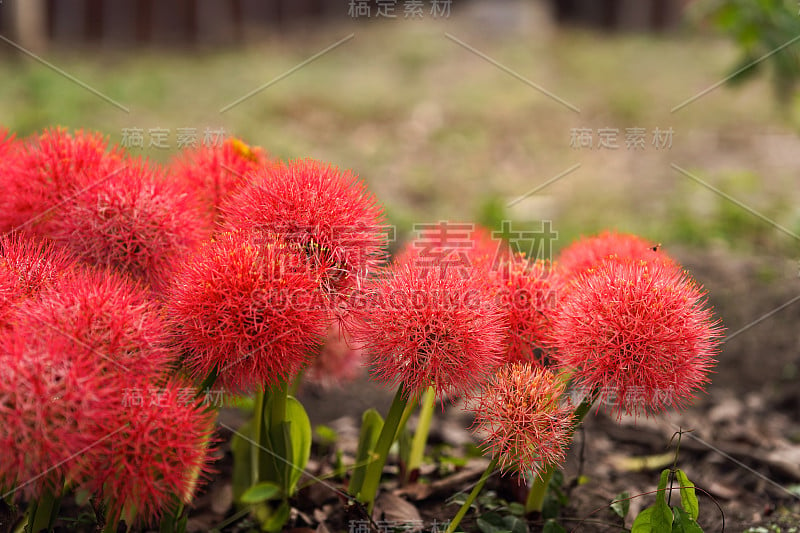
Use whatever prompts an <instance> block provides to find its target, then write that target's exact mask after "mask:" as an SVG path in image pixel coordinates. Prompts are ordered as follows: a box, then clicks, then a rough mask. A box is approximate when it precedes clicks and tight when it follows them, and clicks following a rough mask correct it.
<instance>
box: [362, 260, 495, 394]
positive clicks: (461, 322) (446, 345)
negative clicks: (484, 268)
mask: <svg viewBox="0 0 800 533" xmlns="http://www.w3.org/2000/svg"><path fill="white" fill-rule="evenodd" d="M462 274H463V273H462V272H459V271H458V270H457V269H454V268H446V267H444V268H443V267H422V266H420V265H419V264H417V263H415V262H401V263H395V264H394V265H393V266H392V267H391V268H389V269H388V270H387V272H385V274H384V275H383V276H381V277H380V278H378V279H375V280H372V281H370V282H369V283H368V285H367V287H366V294H367V296H366V299H365V301H364V302H363V304H364V305H358V306H357V307H356V308H355V309H354V310H353V316H354V319H355V320H354V326H353V328H352V332H353V336H354V338H355V339H356V340H357V341H358V342H359V343H361V344H362V345H363V346H364V348H365V349H366V351H367V353H368V355H369V356H370V359H371V366H372V368H373V370H374V373H375V375H376V377H378V379H380V380H382V381H384V382H386V383H389V384H391V385H393V386H398V385H401V384H402V386H403V388H404V390H405V391H406V392H407V393H408V394H409V395H414V394H417V393H421V392H422V391H424V390H425V389H426V388H427V387H429V386H432V387H433V388H434V389H435V390H436V394H437V395H438V396H441V395H443V394H446V393H451V392H453V393H460V392H465V391H466V390H468V389H470V388H472V387H474V386H477V385H478V384H480V383H481V381H482V380H483V379H484V378H485V377H487V376H488V375H489V374H490V373H491V372H492V371H493V370H494V368H495V367H497V366H498V365H499V364H500V363H501V362H502V356H503V347H504V345H503V341H504V336H505V328H506V324H505V322H504V320H503V313H502V310H501V308H500V307H499V305H498V304H497V302H496V301H495V300H494V299H493V297H492V292H491V287H490V285H489V284H488V282H487V281H486V280H485V278H483V277H482V276H479V275H471V276H464V275H462Z"/></svg>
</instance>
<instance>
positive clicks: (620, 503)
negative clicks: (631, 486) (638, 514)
mask: <svg viewBox="0 0 800 533" xmlns="http://www.w3.org/2000/svg"><path fill="white" fill-rule="evenodd" d="M630 508H631V495H630V493H629V492H627V491H625V492H620V493H619V494H617V496H616V497H615V498H614V501H613V502H611V510H613V511H614V512H615V513H617V516H619V517H620V518H622V519H623V520H625V517H626V516H628V511H629V510H630Z"/></svg>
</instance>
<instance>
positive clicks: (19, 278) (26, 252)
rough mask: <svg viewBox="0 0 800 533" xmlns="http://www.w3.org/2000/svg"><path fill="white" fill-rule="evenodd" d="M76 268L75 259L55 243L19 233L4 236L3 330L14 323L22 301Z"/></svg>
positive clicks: (0, 268) (0, 242)
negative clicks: (54, 244)
mask: <svg viewBox="0 0 800 533" xmlns="http://www.w3.org/2000/svg"><path fill="white" fill-rule="evenodd" d="M74 271H75V261H74V260H73V259H72V258H71V257H69V256H68V255H67V253H66V252H64V251H63V250H60V249H58V248H55V247H53V245H52V244H49V243H46V242H43V241H40V240H38V239H33V238H29V237H25V236H22V235H20V234H17V233H13V234H11V235H5V236H0V330H2V328H5V327H8V326H10V325H11V323H12V320H13V317H14V316H16V312H17V308H18V306H19V305H20V304H21V303H22V302H24V301H26V300H28V299H33V298H37V297H38V295H39V293H40V292H41V291H43V290H46V289H48V288H49V287H51V286H52V285H53V284H54V283H57V282H58V280H59V279H61V278H63V277H65V276H67V275H70V274H71V273H72V272H74Z"/></svg>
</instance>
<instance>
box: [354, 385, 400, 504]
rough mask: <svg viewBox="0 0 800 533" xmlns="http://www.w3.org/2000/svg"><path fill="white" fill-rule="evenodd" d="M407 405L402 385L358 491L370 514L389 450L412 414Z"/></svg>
mask: <svg viewBox="0 0 800 533" xmlns="http://www.w3.org/2000/svg"><path fill="white" fill-rule="evenodd" d="M407 404H408V398H407V397H406V394H405V391H404V390H403V386H402V385H401V386H400V387H398V388H397V394H395V395H394V400H393V401H392V405H391V407H389V412H388V413H387V414H386V419H385V420H384V422H383V428H381V433H380V435H378V442H377V443H376V444H375V450H374V452H373V460H372V461H371V462H370V463H369V464H368V465H367V470H366V474H365V475H364V481H363V483H362V484H361V489H360V490H359V491H358V498H359V499H360V500H361V502H362V503H365V504H367V508H368V510H369V512H370V513H372V506H373V504H374V503H375V496H376V495H377V493H378V485H380V482H381V474H382V473H383V466H384V465H385V464H386V457H387V456H388V455H389V449H390V448H391V447H392V443H393V442H394V439H395V437H396V436H397V433H398V431H399V430H400V427H401V423H402V422H403V421H404V419H407V418H408V415H409V413H410V409H409V410H407V409H406V406H407ZM405 411H409V413H405ZM404 415H405V416H404Z"/></svg>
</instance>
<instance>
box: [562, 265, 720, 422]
mask: <svg viewBox="0 0 800 533" xmlns="http://www.w3.org/2000/svg"><path fill="white" fill-rule="evenodd" d="M705 304H706V298H705V294H704V292H702V290H701V288H700V287H699V286H697V285H696V284H695V282H694V281H693V280H692V279H691V278H690V277H689V275H688V274H687V273H686V272H685V271H683V270H681V269H680V267H678V266H677V265H675V264H674V263H671V262H667V261H645V260H634V259H622V258H617V257H610V258H608V259H606V260H605V261H603V262H602V263H601V264H600V265H599V266H597V267H595V268H592V269H589V270H588V271H586V272H584V273H583V274H582V275H581V276H580V277H578V278H577V279H576V280H575V281H574V282H573V287H572V290H570V291H569V292H568V293H567V294H566V295H565V297H564V298H563V300H562V302H561V304H560V306H559V308H558V310H557V312H556V313H555V315H554V317H553V339H554V343H555V348H556V352H555V357H556V359H557V360H558V363H559V364H560V365H561V366H562V367H563V368H565V369H567V370H568V371H570V372H573V380H574V382H575V384H576V386H577V387H578V389H579V390H583V391H584V392H586V393H593V394H597V395H599V399H600V401H601V403H606V404H607V405H610V408H611V410H612V411H613V412H615V413H616V414H617V415H618V416H621V414H622V413H629V414H633V415H638V414H639V413H640V412H644V413H649V412H658V411H661V410H663V409H664V408H666V407H670V406H674V407H683V406H684V405H685V404H686V403H687V402H689V401H690V400H691V399H692V398H693V396H694V393H695V391H697V390H702V388H703V386H704V385H705V384H706V383H708V381H709V379H708V372H709V369H710V368H711V366H712V365H713V363H714V356H715V355H716V353H717V351H718V348H719V337H720V336H721V328H720V327H719V324H718V322H717V321H715V320H714V319H713V316H712V313H711V311H710V310H709V309H708V308H706V307H705Z"/></svg>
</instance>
